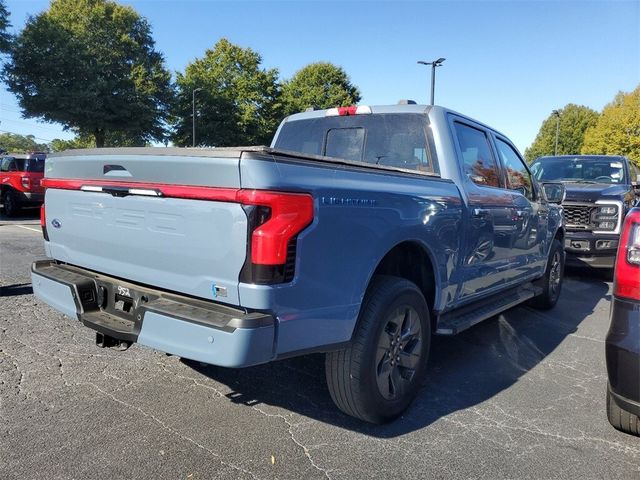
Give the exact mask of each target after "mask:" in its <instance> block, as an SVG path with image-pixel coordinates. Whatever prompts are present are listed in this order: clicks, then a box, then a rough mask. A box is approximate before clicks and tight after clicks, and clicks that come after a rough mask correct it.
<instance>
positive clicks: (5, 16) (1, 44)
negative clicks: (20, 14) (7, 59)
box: [0, 0, 12, 53]
mask: <svg viewBox="0 0 640 480" xmlns="http://www.w3.org/2000/svg"><path fill="white" fill-rule="evenodd" d="M10 26H11V23H10V22H9V10H7V5H6V4H5V1H4V0H0V53H7V52H8V51H9V49H10V48H11V41H12V36H11V34H10V33H9V32H7V29H8V28H9V27H10Z"/></svg>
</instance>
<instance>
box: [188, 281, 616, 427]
mask: <svg viewBox="0 0 640 480" xmlns="http://www.w3.org/2000/svg"><path fill="white" fill-rule="evenodd" d="M570 273H571V274H572V275H573V274H574V272H570ZM577 274H578V275H579V274H580V272H577ZM608 290H609V286H608V284H607V283H605V282H604V281H603V280H602V279H600V278H583V277H580V280H578V279H577V277H569V278H567V279H566V282H565V284H564V288H563V292H562V296H561V298H560V301H559V303H558V305H556V307H555V308H554V309H552V310H549V311H538V310H535V309H533V308H531V307H528V306H520V307H517V308H514V309H512V310H509V311H507V312H505V313H504V314H502V315H499V316H498V317H495V318H493V319H490V320H487V321H485V322H482V323H481V324H479V325H477V326H475V327H473V328H471V329H469V330H467V331H465V332H463V333H461V334H459V335H457V336H455V337H441V336H436V337H434V338H433V340H432V347H431V356H430V360H429V368H428V371H427V377H426V380H425V385H424V387H423V388H422V390H421V391H420V393H419V394H418V397H417V399H416V400H415V401H414V403H413V404H412V406H411V407H410V408H409V410H407V411H406V412H405V414H404V415H403V416H402V417H401V418H399V419H398V420H396V421H395V422H392V423H390V424H387V425H382V426H379V425H378V426H376V425H369V424H366V423H364V422H361V421H358V420H356V419H353V418H351V417H349V416H347V415H344V414H342V413H341V412H340V411H339V410H338V409H337V408H336V407H335V406H334V404H333V402H332V400H331V398H330V396H329V392H328V390H327V387H326V382H325V375H324V356H323V355H308V356H305V357H299V358H293V359H288V360H282V361H278V362H273V363H271V364H267V365H261V366H257V367H251V368H246V369H238V370H236V369H225V368H220V367H213V366H204V365H201V364H199V363H197V362H190V361H184V363H185V364H187V365H188V366H190V367H191V368H193V369H194V370H196V371H198V372H199V373H201V374H203V375H205V376H208V377H210V378H211V379H213V380H214V381H217V382H221V383H223V384H225V385H227V386H228V387H229V388H230V389H231V390H232V393H230V394H228V395H227V397H228V398H229V400H230V401H231V402H234V403H239V404H244V405H247V406H249V407H254V406H256V407H258V408H260V409H261V410H264V409H268V408H269V407H268V406H272V407H279V409H278V410H276V411H274V412H273V413H274V414H275V415H288V413H287V412H282V410H280V409H285V410H289V411H290V412H293V413H295V414H299V415H303V416H305V417H309V418H311V419H314V420H317V421H320V422H326V423H329V424H332V425H335V426H339V427H341V428H346V429H349V430H353V431H357V432H360V433H363V434H366V435H371V436H374V437H380V438H390V437H396V436H399V435H403V434H406V433H409V432H411V431H414V430H418V429H421V428H424V427H426V426H428V425H430V424H432V423H434V422H435V421H437V420H438V419H440V418H442V417H446V416H447V415H448V414H450V413H452V412H455V411H458V410H462V409H465V408H469V407H473V406H474V405H478V404H480V403H482V402H484V401H486V400H488V399H490V398H492V397H494V396H495V395H497V394H498V393H500V392H501V391H503V390H505V389H507V388H509V387H510V386H512V385H513V384H515V383H516V382H517V381H518V380H519V379H520V378H521V377H522V376H523V375H525V374H526V373H527V372H529V371H530V370H531V369H532V368H534V367H535V366H536V365H538V364H539V363H540V362H541V361H543V360H544V359H545V358H546V357H547V356H548V355H549V354H550V353H551V352H553V351H554V350H555V349H556V348H557V347H558V346H559V345H560V343H561V342H562V341H563V340H564V339H565V338H566V337H567V336H568V335H570V334H572V333H574V332H576V330H577V327H578V325H579V324H580V323H581V322H582V321H583V320H584V319H585V318H586V317H587V316H589V315H590V314H592V313H593V312H594V309H595V307H596V305H597V304H598V302H599V301H600V300H602V299H606V298H607V296H608ZM267 411H269V412H271V411H270V410H267Z"/></svg>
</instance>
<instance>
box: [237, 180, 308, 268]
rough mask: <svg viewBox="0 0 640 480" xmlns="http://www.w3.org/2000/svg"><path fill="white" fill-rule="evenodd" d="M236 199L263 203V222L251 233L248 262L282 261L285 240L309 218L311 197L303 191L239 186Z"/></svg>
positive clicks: (268, 262) (279, 263) (292, 235)
mask: <svg viewBox="0 0 640 480" xmlns="http://www.w3.org/2000/svg"><path fill="white" fill-rule="evenodd" d="M237 199H238V201H239V202H240V203H242V204H243V205H257V206H261V207H267V208H268V209H269V213H268V214H267V215H263V221H264V223H261V224H260V225H257V226H256V228H255V229H254V230H253V232H252V233H251V262H252V263H255V264H259V265H284V264H285V263H286V261H287V247H288V245H289V241H290V240H291V239H292V238H293V237H295V236H296V235H297V234H298V233H300V232H301V231H302V230H303V229H304V228H305V227H307V226H308V225H309V224H310V223H311V222H312V221H313V198H312V197H311V195H308V194H303V193H279V192H265V191H262V190H240V191H238V195H237Z"/></svg>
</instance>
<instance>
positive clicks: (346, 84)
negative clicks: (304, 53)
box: [282, 62, 360, 115]
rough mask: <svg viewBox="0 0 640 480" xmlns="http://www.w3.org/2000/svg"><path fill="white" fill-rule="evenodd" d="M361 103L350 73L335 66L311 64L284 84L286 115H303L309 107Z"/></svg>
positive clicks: (283, 100) (283, 93) (284, 108)
mask: <svg viewBox="0 0 640 480" xmlns="http://www.w3.org/2000/svg"><path fill="white" fill-rule="evenodd" d="M359 101H360V92H359V90H358V88H357V87H356V86H355V85H353V84H352V83H351V81H350V80H349V76H348V75H347V73H346V72H345V71H344V70H343V69H342V68H340V67H337V66H335V65H333V64H331V63H326V62H318V63H311V64H309V65H307V66H306V67H304V68H302V69H301V70H299V71H298V72H296V74H295V75H294V76H293V77H292V78H291V79H290V80H288V81H286V82H284V83H283V85H282V104H283V110H284V111H283V113H284V114H285V115H290V114H292V113H297V112H302V111H304V110H306V109H308V108H311V107H313V108H316V109H323V108H331V107H340V106H347V105H354V104H356V103H358V102H359Z"/></svg>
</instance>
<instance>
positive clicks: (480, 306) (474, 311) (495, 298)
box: [436, 283, 542, 335]
mask: <svg viewBox="0 0 640 480" xmlns="http://www.w3.org/2000/svg"><path fill="white" fill-rule="evenodd" d="M541 293H542V289H541V288H540V287H536V286H534V285H532V284H530V283H529V284H526V285H523V286H520V287H517V288H513V289H511V290H507V291H505V292H500V293H499V294H496V295H492V296H491V297H489V298H486V299H483V300H480V301H478V302H474V303H472V304H470V305H465V306H464V307H460V308H457V309H455V310H452V311H450V312H446V313H444V314H442V315H440V317H439V319H438V328H437V329H436V333H437V334H438V335H456V334H458V333H460V332H462V331H464V330H466V329H467V328H470V327H473V326H474V325H475V324H477V323H480V322H481V321H483V320H486V319H487V318H491V317H493V316H495V315H498V314H499V313H502V312H504V311H505V310H508V309H510V308H512V307H515V306H516V305H518V304H520V303H522V302H524V301H526V300H529V299H530V298H533V297H535V296H536V295H540V294H541Z"/></svg>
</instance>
